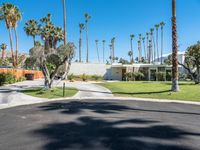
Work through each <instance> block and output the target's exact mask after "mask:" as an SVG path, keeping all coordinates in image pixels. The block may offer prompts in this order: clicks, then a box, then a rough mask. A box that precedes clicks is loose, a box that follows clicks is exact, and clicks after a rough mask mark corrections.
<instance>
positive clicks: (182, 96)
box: [100, 82, 200, 102]
mask: <svg viewBox="0 0 200 150" xmlns="http://www.w3.org/2000/svg"><path fill="white" fill-rule="evenodd" d="M100 85H102V86H104V87H106V88H108V89H110V90H111V91H112V92H113V94H114V95H115V96H122V97H138V98H156V99H171V100H186V101H197V102H200V85H195V84H194V83H192V82H180V89H181V92H178V93H171V91H170V89H171V82H113V83H101V84H100Z"/></svg>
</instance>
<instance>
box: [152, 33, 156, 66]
mask: <svg viewBox="0 0 200 150" xmlns="http://www.w3.org/2000/svg"><path fill="white" fill-rule="evenodd" d="M153 51H154V54H153V56H154V57H153V59H154V63H155V62H156V42H155V38H154V36H153Z"/></svg>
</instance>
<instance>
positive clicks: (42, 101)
mask: <svg viewBox="0 0 200 150" xmlns="http://www.w3.org/2000/svg"><path fill="white" fill-rule="evenodd" d="M86 99H87V100H95V99H98V100H117V101H141V102H152V103H178V104H185V105H197V106H200V102H190V101H183V100H164V99H148V98H130V97H129V98H128V97H98V98H96V97H75V96H74V97H68V98H57V99H42V100H41V101H37V102H32V103H24V104H1V107H0V110H1V109H7V108H13V107H18V106H28V105H35V104H45V103H49V102H57V101H65V100H66V101H67V100H80V101H81V100H86Z"/></svg>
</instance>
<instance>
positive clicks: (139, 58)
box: [138, 40, 142, 62]
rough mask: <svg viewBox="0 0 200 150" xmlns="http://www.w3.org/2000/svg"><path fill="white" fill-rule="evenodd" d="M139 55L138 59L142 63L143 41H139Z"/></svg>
mask: <svg viewBox="0 0 200 150" xmlns="http://www.w3.org/2000/svg"><path fill="white" fill-rule="evenodd" d="M138 53H139V57H138V62H141V57H142V54H141V40H139V41H138Z"/></svg>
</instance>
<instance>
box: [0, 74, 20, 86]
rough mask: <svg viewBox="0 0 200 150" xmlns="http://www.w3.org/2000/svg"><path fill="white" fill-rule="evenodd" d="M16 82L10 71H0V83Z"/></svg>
mask: <svg viewBox="0 0 200 150" xmlns="http://www.w3.org/2000/svg"><path fill="white" fill-rule="evenodd" d="M15 82H17V78H16V77H15V76H14V75H12V74H11V73H1V74H0V85H1V86H2V85H4V84H13V83H15Z"/></svg>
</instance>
